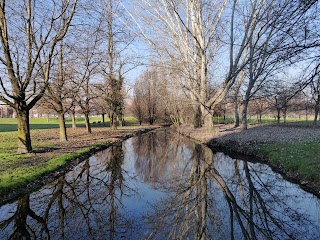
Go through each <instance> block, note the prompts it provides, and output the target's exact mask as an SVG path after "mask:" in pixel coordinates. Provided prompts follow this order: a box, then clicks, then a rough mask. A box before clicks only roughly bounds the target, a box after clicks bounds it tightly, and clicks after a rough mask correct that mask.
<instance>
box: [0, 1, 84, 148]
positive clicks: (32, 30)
mask: <svg viewBox="0 0 320 240" xmlns="http://www.w3.org/2000/svg"><path fill="white" fill-rule="evenodd" d="M77 2H78V1H77V0H73V1H66V0H56V1H51V2H50V3H49V2H43V1H41V2H39V1H34V0H24V1H20V2H19V3H18V2H16V1H5V0H2V1H0V41H1V50H0V51H1V53H0V64H1V68H2V72H3V73H4V74H2V76H1V78H0V83H1V90H2V91H1V92H0V100H1V101H3V102H5V103H6V104H8V105H10V106H11V107H13V108H14V109H15V110H16V112H17V117H18V153H27V152H32V146H31V138H30V127H29V110H30V109H31V108H32V107H33V106H34V105H35V104H36V103H37V102H38V101H39V99H40V98H41V97H42V95H43V94H44V92H45V90H46V88H47V85H48V81H49V78H50V70H51V66H52V57H53V55H54V52H55V48H56V45H57V44H58V43H59V42H60V41H61V40H62V39H63V38H64V36H65V35H66V33H67V31H68V28H69V26H70V23H71V20H72V18H73V15H74V13H75V9H76V6H77ZM61 22H63V23H64V24H61ZM42 71H43V72H44V75H43V76H40V75H41V74H39V73H41V72H42Z"/></svg>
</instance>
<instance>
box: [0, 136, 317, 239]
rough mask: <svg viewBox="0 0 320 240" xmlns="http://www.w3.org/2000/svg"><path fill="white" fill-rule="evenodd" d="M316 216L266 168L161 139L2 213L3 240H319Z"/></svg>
mask: <svg viewBox="0 0 320 240" xmlns="http://www.w3.org/2000/svg"><path fill="white" fill-rule="evenodd" d="M316 204H318V205H316ZM312 207H314V209H312ZM310 208H311V210H310ZM312 214H314V215H313V216H309V215H312ZM317 214H318V215H317ZM319 214H320V213H319V201H318V199H315V198H312V196H311V195H310V194H307V193H305V192H303V191H302V190H300V189H298V188H297V187H296V186H295V185H293V184H290V183H287V182H286V181H284V180H282V178H281V177H280V176H279V175H278V174H275V173H273V172H272V171H271V170H270V168H269V167H267V166H265V165H261V164H253V163H249V162H246V161H239V160H234V159H231V158H230V157H228V156H226V155H224V154H223V153H213V152H212V151H211V150H210V149H208V148H207V147H205V146H203V145H200V144H196V143H193V142H191V141H190V140H188V139H186V138H183V137H182V136H180V135H175V134H172V133H170V132H168V131H158V132H152V133H150V134H145V135H142V136H138V137H135V138H132V139H130V140H128V141H126V142H125V143H124V144H123V145H116V146H113V147H111V148H109V149H108V150H106V151H102V152H99V153H97V154H96V155H95V156H94V157H91V158H90V159H88V160H87V161H85V162H83V163H81V164H80V165H79V166H77V167H76V168H75V169H74V170H73V171H72V172H70V173H68V174H67V175H66V176H62V177H60V178H59V179H58V180H57V181H56V182H55V183H53V184H51V185H48V186H46V187H45V188H43V189H42V190H40V191H38V192H35V193H32V194H31V195H29V194H28V195H26V196H23V197H20V198H19V199H18V201H17V202H15V203H13V204H8V205H5V206H2V207H0V230H1V231H0V239H33V238H39V239H120V238H125V239H302V238H303V239H318V238H320V236H319V233H318V230H317V229H318V228H319V225H320V223H319V219H318V222H316V220H317V219H316V218H317V217H318V218H319Z"/></svg>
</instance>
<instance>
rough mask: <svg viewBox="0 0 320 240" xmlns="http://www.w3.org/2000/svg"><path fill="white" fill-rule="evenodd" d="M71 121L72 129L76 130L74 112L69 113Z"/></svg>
mask: <svg viewBox="0 0 320 240" xmlns="http://www.w3.org/2000/svg"><path fill="white" fill-rule="evenodd" d="M71 120H72V128H77V124H76V112H75V111H71Z"/></svg>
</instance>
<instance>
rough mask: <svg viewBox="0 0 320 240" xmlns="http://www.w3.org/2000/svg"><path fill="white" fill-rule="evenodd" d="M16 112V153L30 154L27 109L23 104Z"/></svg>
mask: <svg viewBox="0 0 320 240" xmlns="http://www.w3.org/2000/svg"><path fill="white" fill-rule="evenodd" d="M16 112H17V118H18V153H31V152H32V146H31V137H30V126H29V109H28V107H27V106H26V105H25V104H22V105H20V106H19V108H18V110H16Z"/></svg>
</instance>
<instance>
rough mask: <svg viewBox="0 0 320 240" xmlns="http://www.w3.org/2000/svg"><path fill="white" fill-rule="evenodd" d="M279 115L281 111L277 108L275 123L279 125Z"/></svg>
mask: <svg viewBox="0 0 320 240" xmlns="http://www.w3.org/2000/svg"><path fill="white" fill-rule="evenodd" d="M280 113H281V109H280V108H277V123H278V124H279V123H280V118H281V117H280Z"/></svg>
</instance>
